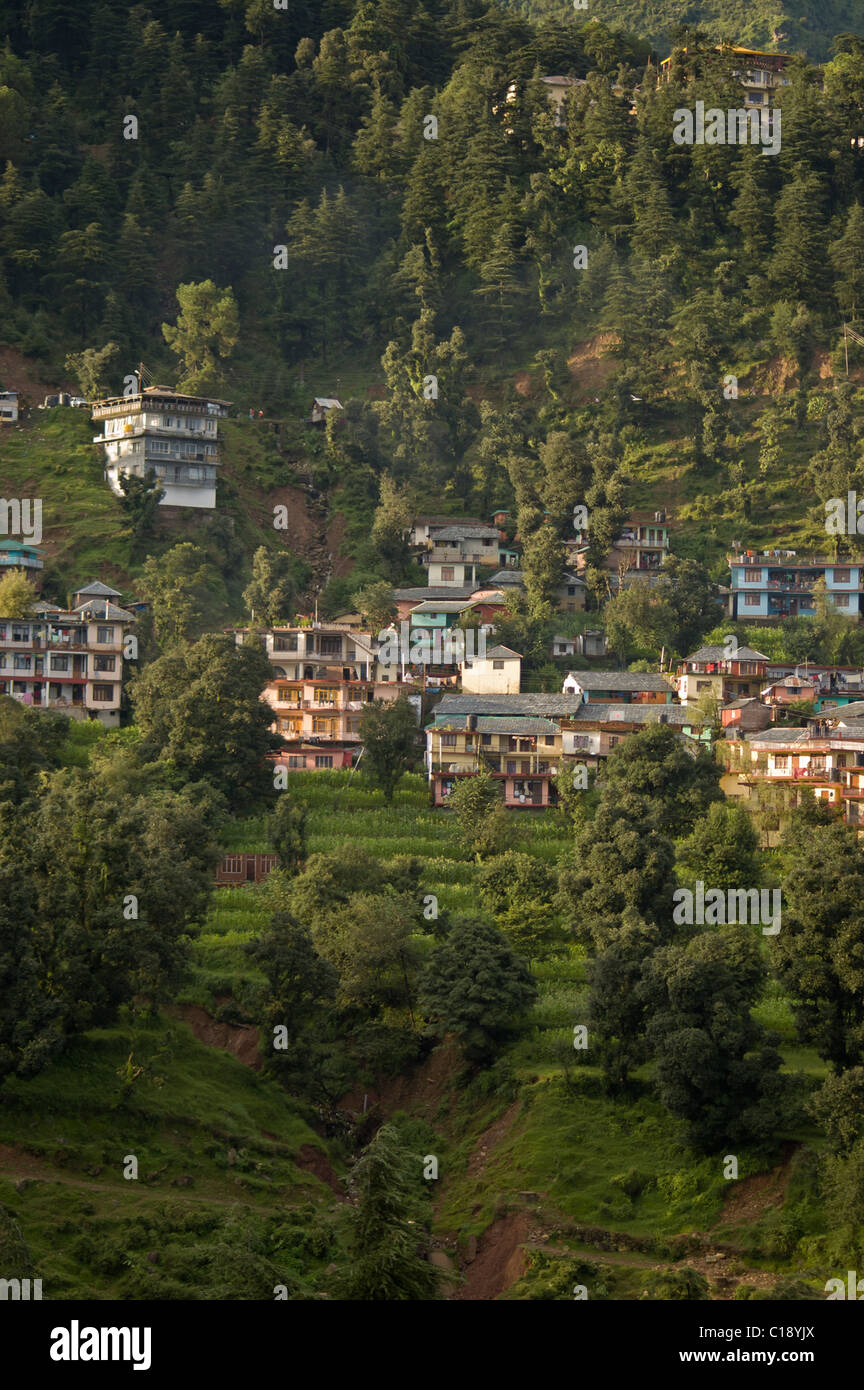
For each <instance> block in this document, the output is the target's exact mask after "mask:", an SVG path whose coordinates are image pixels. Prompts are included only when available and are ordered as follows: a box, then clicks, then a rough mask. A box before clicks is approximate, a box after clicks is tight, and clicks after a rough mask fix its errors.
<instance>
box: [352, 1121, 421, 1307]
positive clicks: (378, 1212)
mask: <svg viewBox="0 0 864 1390" xmlns="http://www.w3.org/2000/svg"><path fill="white" fill-rule="evenodd" d="M351 1190H352V1194H353V1198H354V1201H353V1203H352V1206H351V1210H350V1213H349V1230H350V1239H351V1246H352V1259H351V1273H350V1276H349V1280H348V1288H347V1297H348V1298H350V1299H358V1300H363V1301H376V1302H377V1301H381V1302H387V1303H398V1302H406V1301H409V1300H410V1301H416V1300H418V1299H420V1300H427V1299H434V1298H436V1297H437V1296H438V1278H439V1276H438V1272H437V1270H436V1269H435V1268H434V1266H433V1265H431V1264H429V1262H428V1260H427V1259H426V1246H427V1245H428V1214H427V1206H428V1204H427V1202H426V1201H424V1198H425V1195H426V1194H425V1192H424V1188H423V1162H422V1157H421V1155H419V1154H413V1153H412V1152H411V1150H410V1149H409V1148H408V1146H407V1145H406V1144H405V1143H403V1141H402V1139H401V1138H400V1135H399V1131H398V1129H397V1127H396V1126H395V1125H394V1124H386V1125H382V1126H381V1128H380V1129H379V1131H378V1133H377V1134H376V1136H375V1138H374V1139H373V1140H372V1143H371V1144H369V1145H368V1146H367V1147H366V1148H365V1149H364V1150H363V1152H362V1154H361V1155H360V1157H359V1158H358V1160H357V1162H356V1163H355V1165H354V1169H353V1171H352V1174H351Z"/></svg>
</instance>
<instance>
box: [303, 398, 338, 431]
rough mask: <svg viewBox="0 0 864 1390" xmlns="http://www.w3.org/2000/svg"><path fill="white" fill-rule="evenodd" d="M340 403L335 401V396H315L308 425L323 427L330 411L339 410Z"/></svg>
mask: <svg viewBox="0 0 864 1390" xmlns="http://www.w3.org/2000/svg"><path fill="white" fill-rule="evenodd" d="M341 409H342V402H341V401H337V399H336V397H335V396H316V397H315V399H314V401H313V402H312V414H311V416H310V417H309V423H310V424H312V425H323V424H324V423H325V422H326V420H327V416H328V415H329V414H330V411H331V410H341Z"/></svg>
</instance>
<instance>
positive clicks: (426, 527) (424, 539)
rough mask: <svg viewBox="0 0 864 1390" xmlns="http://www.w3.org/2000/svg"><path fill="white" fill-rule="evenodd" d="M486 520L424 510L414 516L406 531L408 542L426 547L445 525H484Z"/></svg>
mask: <svg viewBox="0 0 864 1390" xmlns="http://www.w3.org/2000/svg"><path fill="white" fill-rule="evenodd" d="M485 525H486V522H485V521H484V520H483V518H482V517H479V516H442V515H441V514H440V513H439V512H425V513H423V514H422V515H420V516H415V518H414V521H413V523H412V525H411V530H410V531H409V533H408V542H409V544H410V545H412V546H415V547H416V546H423V547H427V548H428V546H429V544H430V543H431V541H432V540H433V538H434V536H435V534H436V533H437V532H438V531H443V530H444V528H445V527H447V526H470V527H472V528H473V527H477V526H485Z"/></svg>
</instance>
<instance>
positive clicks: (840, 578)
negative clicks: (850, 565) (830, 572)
mask: <svg viewBox="0 0 864 1390" xmlns="http://www.w3.org/2000/svg"><path fill="white" fill-rule="evenodd" d="M849 578H850V572H849V570H848V569H839V570H838V569H837V568H836V567H835V569H834V583H835V584H848V583H849Z"/></svg>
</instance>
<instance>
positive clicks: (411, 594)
mask: <svg viewBox="0 0 864 1390" xmlns="http://www.w3.org/2000/svg"><path fill="white" fill-rule="evenodd" d="M476 588H477V585H476V584H446V585H435V584H432V585H429V586H427V587H426V588H424V589H394V590H393V597H394V598H395V599H403V600H406V599H413V600H415V602H417V603H422V601H423V600H424V599H434V598H442V599H446V598H470V597H471V595H472V594H473V593H474V592H475V590H476Z"/></svg>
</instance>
